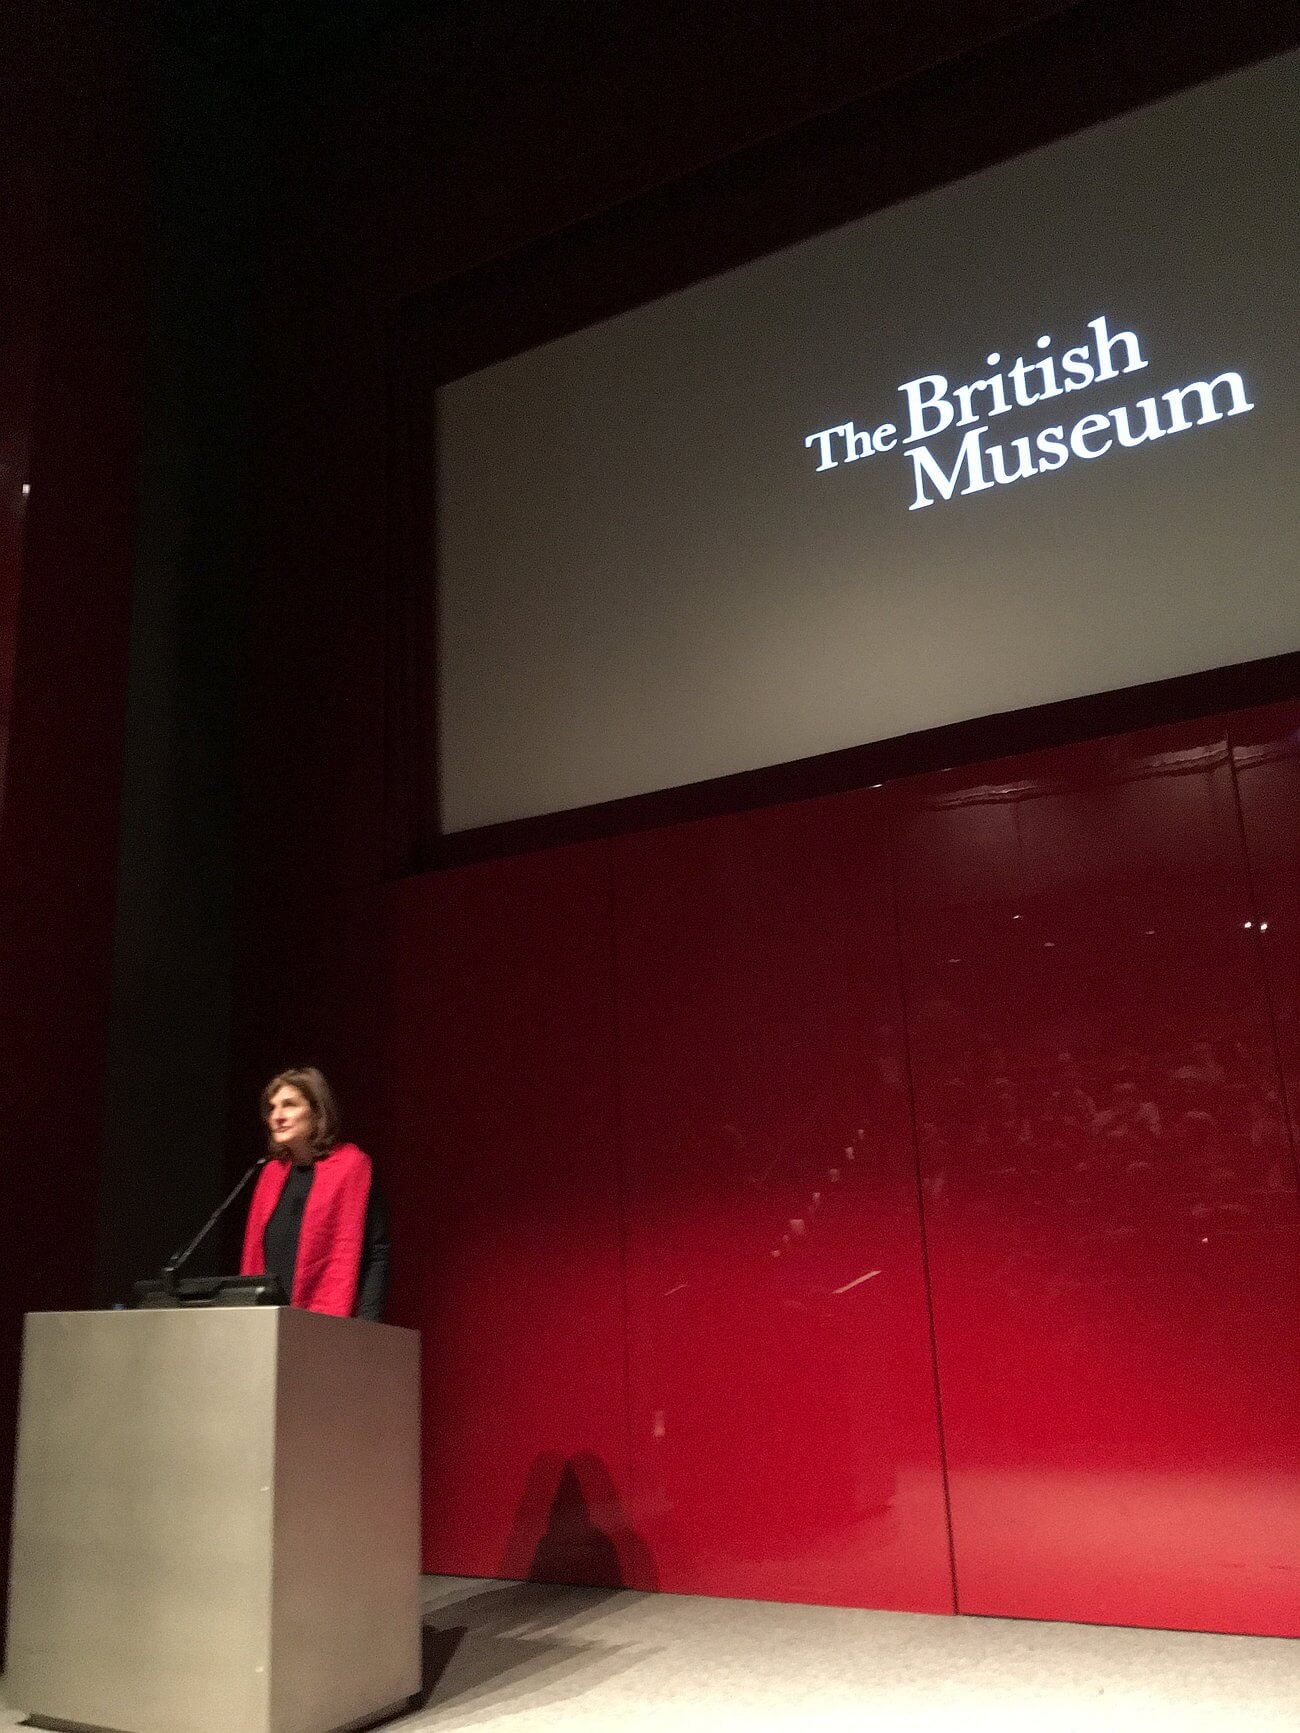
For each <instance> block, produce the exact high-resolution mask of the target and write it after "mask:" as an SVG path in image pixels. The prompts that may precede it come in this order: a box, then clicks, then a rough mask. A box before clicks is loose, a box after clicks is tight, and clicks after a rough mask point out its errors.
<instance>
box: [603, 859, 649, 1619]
mask: <svg viewBox="0 0 1300 1733" xmlns="http://www.w3.org/2000/svg"><path fill="white" fill-rule="evenodd" d="M604 850H605V887H606V908H607V910H608V913H609V989H610V991H609V1006H610V1059H611V1064H610V1075H611V1079H612V1082H613V1086H614V1151H615V1161H614V1172H615V1179H616V1192H617V1203H616V1208H617V1212H618V1267H619V1277H620V1282H621V1286H622V1301H623V1427H624V1449H625V1451H626V1453H627V1454H626V1465H627V1472H626V1477H625V1480H624V1486H625V1487H626V1489H627V1502H628V1526H629V1527H630V1528H631V1529H632V1531H633V1533H636V1532H638V1531H637V1524H636V1500H635V1497H634V1494H635V1490H636V1468H635V1461H636V1458H635V1455H634V1452H633V1446H632V1329H631V1309H630V1306H629V1303H628V1276H627V1138H626V1135H625V1132H624V1113H623V1039H622V1025H621V1022H620V1018H619V1000H618V983H619V969H618V920H617V910H616V907H615V902H616V899H615V894H614V839H613V838H612V837H606V838H605V842H604ZM649 1586H650V1585H649V1584H646V1583H625V1584H624V1587H625V1588H633V1589H635V1588H648V1587H649Z"/></svg>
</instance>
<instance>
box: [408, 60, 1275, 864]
mask: <svg viewBox="0 0 1300 1733" xmlns="http://www.w3.org/2000/svg"><path fill="white" fill-rule="evenodd" d="M1298 144H1300V54H1288V55H1284V56H1281V57H1279V58H1277V59H1275V60H1272V61H1269V62H1266V63H1264V64H1262V65H1260V66H1257V67H1254V68H1251V69H1249V70H1247V71H1244V72H1241V73H1237V74H1234V75H1232V76H1230V77H1227V78H1224V79H1220V80H1218V81H1216V82H1214V83H1212V84H1208V85H1205V86H1202V87H1200V88H1197V89H1194V90H1191V91H1188V92H1185V93H1183V94H1181V95H1179V96H1177V97H1174V98H1171V99H1169V100H1167V101H1164V102H1162V103H1159V104H1157V105H1155V106H1153V107H1150V108H1148V109H1144V110H1142V111H1139V112H1138V113H1135V114H1132V115H1129V116H1126V117H1125V118H1123V119H1121V120H1118V121H1112V122H1109V123H1107V124H1105V125H1103V126H1099V127H1096V128H1094V129H1092V130H1090V131H1088V132H1085V133H1081V134H1078V135H1076V136H1074V137H1072V138H1069V139H1067V140H1064V141H1062V142H1060V143H1057V144H1053V145H1051V146H1048V147H1046V148H1044V149H1040V150H1037V151H1034V152H1032V153H1031V154H1029V155H1026V156H1022V157H1019V158H1017V159H1015V160H1014V161H1011V162H1008V163H1005V164H1002V165H1000V166H998V167H996V168H993V169H991V170H987V171H985V172H982V173H980V174H978V175H974V176H972V177H970V178H969V179H967V180H964V181H961V182H958V183H956V184H953V185H950V186H947V187H944V188H942V189H940V190H938V191H935V192H932V193H927V194H925V195H924V196H921V197H918V198H915V199H912V200H910V201H908V202H907V203H904V204H901V205H897V206H894V207H892V208H890V209H888V210H885V211H881V212H877V213H875V214H873V215H871V216H869V217H866V218H863V219H861V220H860V221H857V222H854V223H851V224H849V225H847V226H846V227H843V228H840V229H837V230H835V231H833V232H831V233H827V234H823V235H821V236H818V237H817V238H815V239H813V240H810V241H805V242H802V243H800V244H799V245H797V246H794V247H791V248H788V249H786V250H784V251H782V252H780V253H776V254H772V255H770V256H768V257H766V258H763V259H760V260H758V261H756V262H754V263H751V264H747V265H744V266H742V267H740V268H738V269H736V270H733V271H730V272H728V273H726V274H725V275H722V276H719V277H714V278H711V279H709V280H707V281H704V282H701V283H698V284H696V285H695V286H693V287H691V288H689V289H687V290H684V291H682V292H680V293H677V294H674V295H671V296H668V297H666V298H664V299H663V300H660V301H658V302H655V303H653V304H652V305H649V306H644V307H641V308H638V309H636V310H634V311H632V312H629V313H626V314H623V315H621V316H620V317H617V318H614V319H610V320H607V321H605V322H603V323H601V324H599V325H595V326H591V327H589V328H587V329H585V330H583V331H580V332H578V333H576V334H575V335H572V336H568V337H565V338H562V339H560V340H558V341H555V342H552V343H549V344H546V345H544V346H542V347H540V348H537V349H534V350H532V351H530V352H529V353H526V354H523V355H519V356H517V357H514V358H512V359H510V360H507V361H504V362H502V363H500V364H498V365H496V366H492V367H488V368H485V369H484V370H482V371H481V372H478V373H476V374H473V375H471V376H469V377H466V378H463V379H460V380H457V381H455V382H454V383H452V384H450V385H447V386H444V387H443V388H442V389H441V390H440V391H439V393H438V404H437V439H436V451H437V465H436V467H437V474H436V489H437V493H436V520H437V526H438V537H437V542H438V545H437V575H436V581H437V585H438V657H439V667H438V681H439V754H440V762H439V784H440V791H441V795H440V798H441V805H442V810H441V822H442V826H443V829H444V830H445V831H447V832H452V831H458V830H462V829H465V828H469V827H476V826H479V825H484V824H489V823H494V822H497V821H500V820H506V819H514V818H522V817H527V816H532V815H537V814H542V813H549V812H555V811H560V810H564V809H568V808H574V807H582V806H587V805H590V804H592V803H594V802H600V801H607V800H611V799H614V798H617V797H620V796H626V795H635V794H641V793H646V792H649V791H651V790H658V789H665V788H671V787H676V786H680V785H682V784H688V783H693V782H696V781H699V780H701V779H704V778H709V777H715V776H719V775H724V774H727V773H730V772H735V771H744V770H750V769H755V768H758V767H761V766H767V765H773V764H778V763H783V762H787V761H790V760H795V759H801V758H805V757H807V756H809V755H812V754H816V753H821V752H826V751H830V750H833V749H836V748H841V747H846V746H854V745H860V744H863V743H866V742H871V741H877V740H883V739H888V738H891V737H894V736H897V735H903V734H907V733H910V732H913V731H915V730H918V729H926V728H931V727H934V726H937V725H939V724H944V723H950V722H956V721H960V720H964V719H968V718H973V717H979V716H986V715H990V714H993V713H996V712H1003V711H1013V710H1017V709H1020V708H1021V707H1023V706H1026V705H1033V704H1039V703H1044V702H1047V701H1050V700H1054V699H1061V698H1070V697H1076V696H1081V695H1083V694H1087V693H1094V692H1102V691H1108V690H1112V689H1116V688H1119V687H1125V686H1130V685H1134V684H1139V683H1143V682H1147V681H1151V680H1156V679H1161V678H1164V677H1167V676H1171V675H1178V674H1184V673H1192V672H1195V671H1198V670H1203V669H1209V668H1217V667H1222V666H1225V665H1227V664H1231V663H1236V662H1244V661H1250V660H1253V659H1255V658H1258V657H1264V656H1269V655H1273V654H1277V653H1281V652H1285V651H1292V650H1295V649H1297V648H1300V584H1298V583H1297V570H1296V565H1297V562H1296V549H1297V533H1296V532H1297V527H1298V525H1300V519H1298V511H1297V501H1298V500H1300V416H1298V414H1297V401H1298V399H1300V377H1298V374H1300V368H1298V366H1297V348H1298V345H1297V314H1298V312H1300V308H1298V307H1297V292H1296V282H1297V274H1298V272H1297V267H1298V266H1300V260H1298V259H1297V237H1298V236H1300V222H1298V221H1297V210H1296V196H1295V195H1296V163H1297V145H1298Z"/></svg>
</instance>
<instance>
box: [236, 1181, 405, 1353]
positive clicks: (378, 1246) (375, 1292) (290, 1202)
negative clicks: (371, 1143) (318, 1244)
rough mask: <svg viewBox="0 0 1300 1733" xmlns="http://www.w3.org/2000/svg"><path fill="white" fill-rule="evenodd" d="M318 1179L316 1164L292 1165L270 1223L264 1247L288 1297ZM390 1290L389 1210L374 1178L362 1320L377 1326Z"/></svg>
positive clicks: (361, 1283)
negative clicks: (305, 1213) (306, 1212)
mask: <svg viewBox="0 0 1300 1733" xmlns="http://www.w3.org/2000/svg"><path fill="white" fill-rule="evenodd" d="M315 1177H316V1163H315V1162H314V1161H305V1162H296V1161H295V1162H292V1163H290V1166H289V1176H288V1178H287V1179H286V1180H285V1182H284V1190H283V1191H282V1192H281V1193H280V1201H279V1203H277V1204H276V1206H275V1208H274V1210H272V1212H271V1219H270V1221H268V1222H267V1224H266V1234H265V1236H264V1239H263V1242H262V1246H263V1254H264V1258H265V1263H266V1273H267V1275H268V1276H278V1277H279V1280H280V1286H281V1287H282V1288H283V1289H284V1291H285V1293H286V1294H292V1293H293V1273H294V1271H295V1269H296V1268H297V1267H298V1239H299V1236H300V1234H301V1233H302V1213H303V1210H304V1209H305V1208H306V1206H307V1194H308V1193H309V1192H310V1191H311V1186H312V1181H313V1180H314V1179H315ZM387 1289H388V1211H387V1210H386V1209H385V1208H384V1200H383V1198H382V1197H381V1196H380V1195H379V1191H378V1188H377V1187H376V1185H375V1182H374V1177H373V1175H372V1177H371V1181H370V1198H369V1201H368V1202H367V1204H366V1231H365V1239H364V1241H363V1243H362V1247H361V1275H360V1277H359V1279H358V1282H357V1308H356V1315H357V1317H358V1318H369V1319H370V1320H371V1322H372V1323H377V1322H378V1321H379V1318H380V1316H381V1315H382V1313H383V1310H384V1295H385V1293H386V1292H387Z"/></svg>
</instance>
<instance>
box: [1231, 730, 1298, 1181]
mask: <svg viewBox="0 0 1300 1733" xmlns="http://www.w3.org/2000/svg"><path fill="white" fill-rule="evenodd" d="M1227 742H1228V775H1229V777H1230V778H1231V781H1232V804H1233V808H1234V810H1235V811H1236V814H1237V832H1238V835H1239V836H1240V838H1241V854H1242V860H1243V861H1244V863H1245V868H1246V896H1247V899H1248V901H1249V904H1250V918H1251V920H1252V921H1253V922H1254V923H1255V924H1254V926H1253V927H1252V928H1251V937H1252V939H1253V940H1254V944H1253V945H1252V947H1251V948H1252V949H1253V950H1254V952H1255V956H1256V965H1255V966H1256V968H1257V969H1258V970H1259V975H1260V979H1261V982H1262V984H1263V989H1264V1003H1265V1005H1266V1006H1267V1007H1268V1031H1269V1036H1270V1038H1271V1040H1272V1043H1273V1063H1274V1065H1276V1067H1277V1086H1278V1092H1279V1094H1280V1096H1281V1100H1282V1118H1283V1122H1284V1123H1285V1125H1286V1135H1287V1143H1288V1145H1289V1147H1290V1150H1291V1166H1292V1168H1293V1169H1294V1171H1295V1179H1296V1187H1297V1190H1300V1155H1298V1154H1297V1150H1296V1123H1295V1104H1294V1103H1293V1102H1292V1100H1291V1091H1290V1089H1289V1088H1288V1087H1287V1072H1286V1066H1285V1064H1284V1063H1283V1060H1282V1043H1281V1041H1280V1040H1279V1038H1278V1033H1277V1010H1276V1006H1275V1004H1274V998H1273V977H1272V972H1271V971H1270V969H1269V966H1268V957H1267V956H1266V954H1265V952H1264V947H1263V946H1262V944H1261V943H1260V939H1261V934H1260V926H1259V923H1260V910H1259V898H1258V896H1257V895H1256V892H1255V873H1254V868H1253V867H1252V865H1251V859H1250V838H1249V835H1248V834H1247V831H1246V813H1245V809H1244V807H1243V806H1242V804H1241V786H1240V784H1239V782H1238V780H1237V754H1236V752H1235V750H1234V748H1233V744H1232V726H1231V724H1229V726H1228V729H1227Z"/></svg>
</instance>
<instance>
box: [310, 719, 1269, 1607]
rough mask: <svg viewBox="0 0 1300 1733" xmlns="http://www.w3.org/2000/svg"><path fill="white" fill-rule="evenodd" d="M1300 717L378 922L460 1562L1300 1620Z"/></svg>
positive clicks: (437, 1445)
mask: <svg viewBox="0 0 1300 1733" xmlns="http://www.w3.org/2000/svg"><path fill="white" fill-rule="evenodd" d="M1297 730H1300V706H1296V707H1294V708H1292V707H1280V708H1275V709H1272V710H1269V711H1265V712H1254V713H1249V714H1246V715H1239V716H1235V717H1232V718H1229V719H1224V720H1220V721H1218V722H1213V721H1212V722H1208V723H1205V724H1194V725H1188V726H1185V727H1181V728H1178V729H1166V730H1158V731H1147V732H1144V733H1140V734H1135V735H1131V736H1128V737H1123V738H1118V739H1111V740H1106V741H1101V742H1096V743H1093V744H1090V745H1084V746H1078V747H1070V748H1063V749H1059V750H1055V751H1051V752H1044V753H1040V754H1036V755H1032V756H1030V757H1025V758H1018V759H1015V760H1008V761H1003V762H1001V763H997V764H989V765H984V766H981V767H978V768H976V769H971V770H963V771H959V772H953V773H949V774H946V775H943V776H936V777H931V778H925V779H919V780H917V781H914V782H910V783H907V782H904V783H898V784H895V785H892V786H889V787H886V788H885V789H882V790H878V791H877V790H866V791H862V792H859V793H854V794H847V795H842V796H834V797H831V798H828V799H823V800H818V801H811V802H802V803H796V804H793V805H788V806H783V807H777V808H770V809H767V810H764V811H761V812H753V813H749V814H741V815H735V816H732V817H728V818H720V819H713V820H706V821H702V822H700V823H696V824H691V825H680V826H674V827H670V828H666V829H661V830H657V831H648V832H644V833H641V834H638V835H633V836H628V837H624V838H621V839H615V840H614V841H612V842H602V843H594V844H590V845H583V846H580V847H576V848H567V849H560V850H554V851H543V852H541V853H538V854H534V855H531V856H525V857H520V858H517V859H514V860H505V861H497V862H494V863H491V864H488V865H484V866H479V867H472V868H465V869H461V870H458V871H455V872H450V873H446V874H442V875H429V876H428V877H425V878H420V879H414V880H410V881H408V882H406V883H405V884H403V885H400V886H398V887H396V888H395V889H393V890H392V891H390V892H388V893H384V894H383V895H382V897H381V898H380V899H379V900H378V901H375V899H374V898H373V897H363V898H361V899H359V901H360V903H361V904H362V905H363V906H365V907H366V908H368V910H369V913H368V914H366V916H365V918H364V920H363V921H362V923H361V926H360V927H359V926H358V925H357V923H356V921H355V920H354V921H352V922H351V924H349V923H346V922H345V923H341V924H340V923H337V922H336V923H334V924H333V930H334V931H335V932H336V933H343V932H344V931H345V930H346V933H347V934H348V935H350V936H347V937H346V938H345V939H344V940H343V941H342V942H341V943H338V942H337V941H336V951H337V956H338V959H339V969H338V973H337V979H335V980H333V981H331V980H330V979H329V978H328V976H326V977H321V978H319V979H318V980H317V981H316V984H315V990H316V992H317V993H318V995H320V996H321V997H323V999H324V1000H325V1002H327V1003H328V1002H329V1001H330V1000H331V999H332V1000H333V1002H334V1003H336V1004H338V1003H341V1002H343V1001H344V1000H345V999H347V998H348V992H347V982H348V981H351V982H353V983H355V984H357V992H356V993H355V994H353V995H352V998H353V1001H354V1002H353V1004H352V1006H351V1009H350V1011H349V1012H348V1014H347V1016H346V1017H344V1019H343V1021H342V1023H339V1021H338V1019H337V1018H336V1019H335V1026H336V1029H344V1028H351V1029H352V1031H353V1033H352V1035H351V1036H350V1037H348V1038H346V1039H344V1040H342V1041H341V1042H339V1041H338V1039H337V1037H336V1041H335V1048H334V1049H330V1048H329V1047H328V1043H327V1047H326V1051H331V1052H333V1054H334V1055H335V1056H336V1057H337V1059H338V1061H339V1062H341V1063H346V1052H347V1050H348V1049H349V1048H350V1049H351V1050H352V1052H353V1053H354V1054H356V1053H361V1052H366V1053H368V1054H369V1055H370V1059H369V1061H368V1063H370V1064H372V1065H373V1066H374V1067H376V1068H377V1075H378V1076H379V1077H380V1078H381V1079H382V1084H381V1087H380V1089H379V1090H378V1092H377V1095H376V1099H375V1102H374V1103H373V1104H372V1106H371V1108H370V1109H369V1110H368V1111H369V1113H370V1118H371V1125H372V1127H373V1129H374V1133H375V1135H376V1137H377V1139H378V1141H379V1143H380V1144H381V1145H382V1149H381V1157H382V1158H384V1159H385V1160H386V1171H387V1175H388V1187H389V1190H390V1193H391V1195H392V1198H393V1203H394V1214H395V1217H396V1221H397V1224H398V1225H397V1235H398V1242H397V1244H398V1257H397V1273H396V1276H395V1287H394V1306H395V1316H397V1317H398V1318H399V1319H400V1320H401V1321H404V1322H408V1323H411V1324H415V1325H418V1326H419V1327H420V1328H421V1329H422V1330H423V1332H424V1334H425V1357H426V1406H425V1426H426V1455H425V1469H426V1482H425V1498H426V1532H425V1557H426V1562H427V1564H428V1565H429V1567H430V1568H433V1569H439V1570H446V1571H453V1572H465V1573H469V1574H487V1575H504V1576H522V1575H549V1576H560V1577H564V1578H567V1579H568V1580H578V1581H601V1582H609V1581H619V1582H624V1583H628V1584H632V1585H635V1586H643V1587H653V1586H659V1587H663V1588H669V1589H673V1590H676V1591H679V1592H702V1593H712V1594H723V1595H741V1596H757V1597H772V1598H779V1599H790V1600H801V1601H813V1602H816V1601H823V1602H834V1603H841V1604H855V1605H868V1606H881V1607H895V1608H921V1609H925V1610H930V1611H943V1610H951V1609H953V1608H954V1607H955V1608H956V1609H958V1610H962V1611H966V1612H984V1613H999V1614H1008V1615H1014V1616H1025V1617H1037V1618H1058V1619H1073V1620H1088V1621H1100V1622H1106V1623H1124V1624H1148V1625H1163V1626H1173V1627H1179V1628H1191V1629H1212V1630H1251V1631H1259V1632H1271V1633H1275V1634H1288V1633H1289V1634H1300V1617H1298V1615H1297V1610H1296V1608H1297V1603H1296V1597H1295V1595H1294V1592H1293V1588H1294V1574H1295V1569H1296V1565H1295V1561H1296V1558H1297V1556H1300V1548H1298V1547H1297V1542H1298V1541H1300V1534H1297V1511H1298V1510H1300V1449H1298V1446H1297V1439H1298V1437H1300V1427H1298V1426H1297V1421H1298V1420H1300V1413H1298V1412H1297V1399H1296V1381H1295V1380H1294V1378H1292V1377H1291V1375H1290V1369H1291V1367H1292V1366H1293V1365H1294V1364H1295V1362H1296V1357H1297V1354H1298V1353H1300V1305H1297V1302H1298V1301H1300V1217H1298V1215H1297V1197H1296V1168H1295V1159H1294V1148H1293V1143H1292V1137H1291V1131H1290V1127H1289V1124H1288V1121H1287V1116H1286V1106H1285V1101H1284V1094H1283V1075H1282V1067H1281V1066H1280V1065H1279V1057H1278V1052H1279V1049H1278V1042H1279V1041H1280V1042H1281V1045H1282V1049H1283V1052H1284V1054H1285V1056H1286V1057H1285V1064H1286V1067H1287V1068H1288V1070H1289V1073H1290V1078H1291V1081H1292V1084H1294V1081H1295V1069H1294V1067H1295V1057H1296V1055H1295V1005H1294V1003H1293V1000H1294V993H1293V990H1292V988H1291V985H1290V983H1291V980H1292V979H1293V975H1294V971H1293V970H1292V969H1291V968H1290V967H1289V965H1288V957H1289V955H1290V953H1289V952H1288V950H1287V946H1288V945H1289V944H1293V943H1294V935H1293V934H1292V933H1291V930H1290V929H1291V924H1292V919H1293V910H1292V904H1293V902H1294V886H1295V882H1296V870H1297V866H1298V865H1300V846H1298V845H1297V841H1296V837H1297V830H1296V825H1295V818H1296V809H1297V801H1298V799H1300V758H1298V756H1297V752H1296V734H1297ZM1243 820H1244V824H1243ZM1248 923H1249V924H1248ZM1261 925H1263V931H1262V932H1261ZM358 935H360V936H358ZM367 958H368V962H367V961H366V959H367ZM367 971H368V973H367ZM1288 1020H1289V1021H1288ZM362 1024H364V1029H363V1028H362V1027H361V1025H362ZM322 1032H323V1031H322ZM380 1096H382V1102H381V1101H380V1099H379V1097H380ZM913 1114H915V1119H914V1118H913ZM922 1200H923V1205H924V1208H923V1210H922V1207H921V1202H922ZM931 1302H932V1303H933V1328H934V1335H933V1338H932V1334H931ZM936 1349H937V1358H936V1353H935V1350H936ZM945 1470H946V1473H945ZM949 1514H951V1527H950V1526H949ZM950 1542H951V1556H950ZM954 1573H955V1585H954ZM954 1587H955V1593H954Z"/></svg>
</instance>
